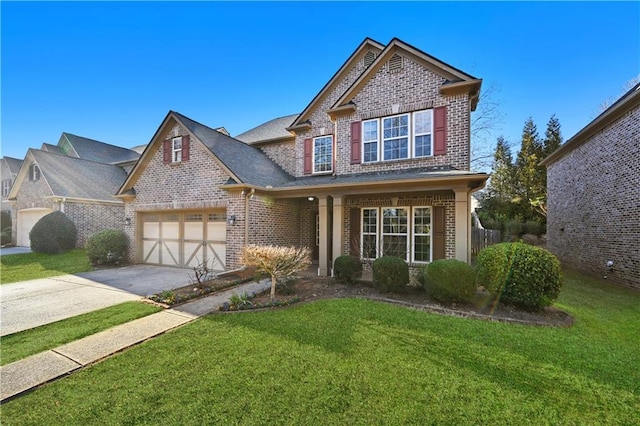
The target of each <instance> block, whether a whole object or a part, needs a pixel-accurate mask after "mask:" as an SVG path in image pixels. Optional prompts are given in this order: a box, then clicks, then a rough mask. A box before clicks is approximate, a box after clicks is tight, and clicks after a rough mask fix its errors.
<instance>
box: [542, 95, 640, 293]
mask: <svg viewBox="0 0 640 426" xmlns="http://www.w3.org/2000/svg"><path fill="white" fill-rule="evenodd" d="M542 164H544V165H545V166H546V167H547V192H548V195H547V198H548V200H547V247H548V248H549V250H550V251H551V252H553V253H554V254H555V255H556V256H557V257H558V258H559V259H560V260H561V262H563V263H564V264H565V265H568V266H570V267H573V268H576V269H579V270H582V271H586V272H590V273H592V274H595V275H598V276H604V275H606V276H607V277H608V279H609V280H611V281H615V282H618V283H621V284H625V285H628V286H631V287H636V288H640V84H638V85H636V86H635V87H633V88H632V89H631V90H629V91H628V92H627V93H626V94H624V95H623V96H622V97H621V98H620V99H619V100H618V101H616V102H615V103H614V104H613V105H611V106H610V107H609V108H607V109H606V110H605V111H604V112H602V114H600V115H599V116H598V117H596V118H595V119H594V120H593V121H591V122H590V123H589V124H588V125H587V126H586V127H584V128H583V129H582V130H580V131H579V132H578V133H576V134H575V135H574V136H573V137H572V138H571V139H569V140H567V142H566V143H565V144H564V145H562V146H561V147H560V148H558V149H557V150H556V151H555V152H553V153H551V154H550V155H549V156H548V157H547V158H545V159H544V160H543V161H542ZM609 261H611V262H613V264H612V265H611V266H608V262H609Z"/></svg>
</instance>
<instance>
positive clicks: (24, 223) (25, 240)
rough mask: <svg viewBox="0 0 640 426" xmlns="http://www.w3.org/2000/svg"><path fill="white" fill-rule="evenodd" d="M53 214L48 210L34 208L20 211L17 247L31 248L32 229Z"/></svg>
mask: <svg viewBox="0 0 640 426" xmlns="http://www.w3.org/2000/svg"><path fill="white" fill-rule="evenodd" d="M51 212H53V210H51V209H47V208H32V209H23V210H19V211H18V227H17V231H16V232H17V234H16V242H17V245H19V246H21V247H31V240H30V239H29V232H31V228H33V226H34V225H35V224H36V223H37V222H38V221H39V220H40V219H42V218H43V217H44V216H46V215H48V214H49V213H51Z"/></svg>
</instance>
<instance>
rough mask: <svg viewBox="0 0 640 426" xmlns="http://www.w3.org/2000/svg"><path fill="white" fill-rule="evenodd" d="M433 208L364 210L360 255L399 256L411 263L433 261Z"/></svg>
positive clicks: (374, 257) (366, 256) (378, 208)
mask: <svg viewBox="0 0 640 426" xmlns="http://www.w3.org/2000/svg"><path fill="white" fill-rule="evenodd" d="M431 217H432V215H431V207H374V208H363V209H362V228H361V229H362V231H361V232H362V235H361V247H362V251H361V256H362V258H363V259H369V260H371V259H376V258H378V257H380V256H397V257H400V258H401V259H404V260H405V261H408V262H413V263H425V262H431V259H432V250H431V246H432V243H431Z"/></svg>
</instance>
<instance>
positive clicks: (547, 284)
mask: <svg viewBox="0 0 640 426" xmlns="http://www.w3.org/2000/svg"><path fill="white" fill-rule="evenodd" d="M477 264H478V266H477V268H478V274H477V282H478V284H481V285H483V286H484V287H485V288H486V289H487V291H489V292H490V293H491V294H492V295H493V296H494V297H495V298H496V299H500V300H501V301H504V302H507V303H511V304H514V305H516V306H520V307H522V308H524V309H526V310H529V311H539V310H541V309H542V308H544V307H545V306H549V305H551V304H552V303H553V302H554V301H555V300H556V299H557V298H558V294H559V293H560V288H561V286H562V279H561V276H560V262H558V259H557V258H556V257H555V256H554V255H553V254H551V253H550V252H548V251H547V250H545V249H542V248H540V247H534V246H530V245H527V244H524V243H502V244H496V245H493V246H490V247H487V248H485V249H483V250H482V251H480V253H479V254H478V258H477Z"/></svg>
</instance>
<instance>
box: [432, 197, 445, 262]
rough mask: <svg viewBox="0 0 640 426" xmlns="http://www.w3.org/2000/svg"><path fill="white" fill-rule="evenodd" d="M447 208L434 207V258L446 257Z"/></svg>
mask: <svg viewBox="0 0 640 426" xmlns="http://www.w3.org/2000/svg"><path fill="white" fill-rule="evenodd" d="M445 213H446V209H445V208H444V207H434V208H433V260H439V259H444V258H445V257H446V250H445V236H446V228H447V227H446V222H445V216H446V214H445Z"/></svg>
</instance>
